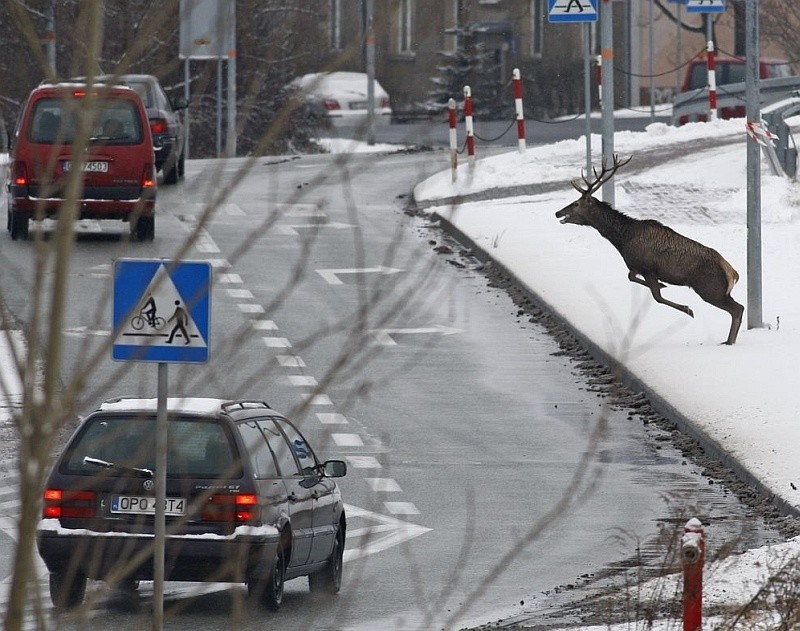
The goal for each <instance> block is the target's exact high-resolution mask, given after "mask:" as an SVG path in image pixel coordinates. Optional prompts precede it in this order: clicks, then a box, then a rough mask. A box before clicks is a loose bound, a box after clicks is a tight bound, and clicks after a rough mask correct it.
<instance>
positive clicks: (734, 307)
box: [712, 296, 744, 346]
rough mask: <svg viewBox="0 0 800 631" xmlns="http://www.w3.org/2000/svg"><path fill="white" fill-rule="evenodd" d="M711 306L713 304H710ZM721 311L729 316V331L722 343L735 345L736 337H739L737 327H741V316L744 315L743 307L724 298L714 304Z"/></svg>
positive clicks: (728, 297) (727, 297)
mask: <svg viewBox="0 0 800 631" xmlns="http://www.w3.org/2000/svg"><path fill="white" fill-rule="evenodd" d="M712 304H713V303H712ZM714 306H715V307H719V308H720V309H722V310H723V311H727V312H728V313H730V314H731V330H730V331H729V332H728V339H727V340H725V341H724V342H723V344H727V345H728V346H733V345H734V344H736V336H737V335H739V327H741V326H742V315H743V314H744V306H742V305H740V304H739V303H738V302H736V301H735V300H734V299H733V298H731V297H730V296H725V298H724V299H723V300H721V301H720V302H719V303H717V304H714Z"/></svg>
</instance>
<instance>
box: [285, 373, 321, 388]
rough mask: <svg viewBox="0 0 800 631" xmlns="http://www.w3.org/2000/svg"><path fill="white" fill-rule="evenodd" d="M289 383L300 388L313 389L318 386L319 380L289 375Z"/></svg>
mask: <svg viewBox="0 0 800 631" xmlns="http://www.w3.org/2000/svg"><path fill="white" fill-rule="evenodd" d="M289 383H290V384H291V385H293V386H296V387H298V388H302V387H308V386H310V387H312V388H313V387H314V386H316V385H317V380H316V379H314V377H309V376H306V375H289Z"/></svg>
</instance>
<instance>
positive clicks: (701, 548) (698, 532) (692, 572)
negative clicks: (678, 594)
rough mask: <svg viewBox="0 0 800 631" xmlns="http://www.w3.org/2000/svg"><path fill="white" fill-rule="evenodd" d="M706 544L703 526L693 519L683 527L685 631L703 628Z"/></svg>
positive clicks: (682, 560)
mask: <svg viewBox="0 0 800 631" xmlns="http://www.w3.org/2000/svg"><path fill="white" fill-rule="evenodd" d="M705 557H706V543H705V538H704V536H703V524H701V523H700V520H699V519H697V518H696V517H692V519H690V520H689V521H687V522H686V525H685V526H684V527H683V537H682V538H681V565H682V566H683V631H701V630H702V628H703V563H704V562H705Z"/></svg>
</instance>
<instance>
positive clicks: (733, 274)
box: [720, 256, 739, 295]
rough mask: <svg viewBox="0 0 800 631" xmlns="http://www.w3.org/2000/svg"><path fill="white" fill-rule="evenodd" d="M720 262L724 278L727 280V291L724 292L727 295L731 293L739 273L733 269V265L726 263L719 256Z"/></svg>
mask: <svg viewBox="0 0 800 631" xmlns="http://www.w3.org/2000/svg"><path fill="white" fill-rule="evenodd" d="M720 260H721V262H722V269H723V270H724V272H725V277H726V278H727V279H728V291H727V292H726V293H727V294H728V295H730V293H731V292H732V291H733V286H734V285H736V283H737V282H738V280H739V272H737V271H736V270H735V269H733V265H731V264H730V263H728V261H726V260H725V259H724V258H722V257H721V256H720Z"/></svg>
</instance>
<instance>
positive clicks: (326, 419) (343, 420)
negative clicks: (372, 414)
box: [317, 412, 347, 425]
mask: <svg viewBox="0 0 800 631" xmlns="http://www.w3.org/2000/svg"><path fill="white" fill-rule="evenodd" d="M317 419H318V420H319V422H320V423H323V424H324V425H342V424H347V417H346V416H345V415H344V414H339V413H338V412H317Z"/></svg>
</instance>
